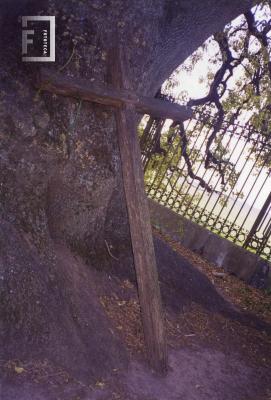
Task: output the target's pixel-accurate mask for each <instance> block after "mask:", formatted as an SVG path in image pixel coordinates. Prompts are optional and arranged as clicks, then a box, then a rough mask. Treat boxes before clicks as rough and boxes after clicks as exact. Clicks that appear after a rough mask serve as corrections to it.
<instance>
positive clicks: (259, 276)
mask: <svg viewBox="0 0 271 400" xmlns="http://www.w3.org/2000/svg"><path fill="white" fill-rule="evenodd" d="M149 205H150V215H151V221H152V224H153V226H154V227H156V228H158V229H160V230H161V232H164V233H166V234H168V235H170V236H171V237H172V238H173V239H174V240H176V241H178V242H180V243H181V244H182V245H183V246H185V247H187V248H189V249H190V250H192V251H194V252H195V253H198V254H200V255H201V256H203V257H204V258H205V259H206V260H208V261H210V262H211V263H213V264H215V265H216V266H218V267H221V268H223V269H224V270H225V271H227V272H229V273H232V274H234V275H236V276H238V277H239V278H240V279H242V280H244V281H246V282H248V283H249V284H251V285H253V286H256V287H259V288H267V287H271V275H270V274H271V266H270V264H269V263H268V262H267V261H265V260H263V259H262V258H260V257H259V256H257V255H256V254H253V253H251V252H249V251H247V250H245V249H243V248H242V247H240V246H237V245H236V244H234V243H232V242H230V241H229V240H227V239H224V238H222V237H220V236H218V235H216V234H215V233H213V232H211V231H209V230H208V229H206V228H203V227H202V226H200V225H198V224H196V223H194V222H192V221H190V220H188V219H186V218H184V217H183V216H181V215H179V214H177V213H175V212H173V211H171V210H170V209H168V208H166V207H164V206H161V205H160V204H158V203H157V202H155V201H153V200H151V199H149Z"/></svg>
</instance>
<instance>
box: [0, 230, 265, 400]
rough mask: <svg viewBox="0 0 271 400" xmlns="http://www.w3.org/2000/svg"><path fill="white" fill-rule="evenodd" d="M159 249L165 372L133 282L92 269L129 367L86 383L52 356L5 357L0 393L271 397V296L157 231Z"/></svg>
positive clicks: (44, 399) (11, 398) (152, 398)
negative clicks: (153, 355)
mask: <svg viewBox="0 0 271 400" xmlns="http://www.w3.org/2000/svg"><path fill="white" fill-rule="evenodd" d="M155 248H156V256H157V263H158V269H159V279H160V285H161V291H162V298H163V304H164V307H165V314H166V315H165V316H166V328H167V338H168V346H169V371H168V374H167V376H166V377H160V376H157V375H156V374H155V373H154V372H152V371H150V370H149V368H148V366H147V363H146V360H145V356H144V345H143V334H142V328H141V322H140V308H139V304H138V298H137V292H136V285H135V282H132V281H131V280H129V279H127V277H125V276H118V277H117V276H112V275H109V274H108V273H107V274H105V273H102V272H95V274H96V275H95V280H96V288H97V296H98V298H99V300H100V303H101V304H102V306H103V307H104V310H105V313H106V314H107V316H108V318H109V320H110V321H111V324H112V325H111V326H112V330H113V331H114V334H116V335H118V337H120V339H121V341H122V342H124V343H125V345H126V348H127V351H128V353H129V357H130V363H129V366H128V368H126V367H124V368H119V367H118V368H113V369H112V374H111V376H110V377H107V378H105V377H103V376H101V377H100V379H98V380H96V381H93V380H92V379H89V381H88V380H87V379H84V380H80V379H78V378H75V377H74V376H73V375H71V374H70V373H68V372H67V371H66V370H63V369H62V368H61V366H59V365H55V364H53V363H51V362H50V360H40V361H39V362H37V360H35V361H33V362H31V361H27V362H26V361H24V360H14V359H13V360H1V372H2V373H1V376H2V378H1V386H0V399H1V400H30V399H31V400H32V399H33V400H87V399H93V400H96V399H97V400H98V399H99V400H111V399H112V400H117V399H119V400H177V399H182V400H205V399H206V400H207V399H208V400H232V399H234V400H268V399H271V375H270V372H271V324H270V322H271V306H270V295H269V296H268V295H266V294H264V293H263V292H260V291H258V290H256V289H253V288H249V287H247V285H245V284H244V283H242V282H240V281H239V280H237V279H235V278H234V277H232V276H228V275H224V274H220V272H221V270H217V269H215V267H214V266H212V265H210V264H208V263H207V262H206V261H204V260H202V259H201V258H199V257H198V256H196V255H194V254H193V253H191V252H189V251H188V250H186V249H184V248H182V247H181V246H180V245H178V244H176V243H174V242H172V241H170V240H169V238H165V237H162V236H161V235H160V234H159V233H157V232H156V234H155ZM217 272H219V274H217ZM110 329H111V328H110ZM89 340H91V338H90V339H89ZM104 345H105V346H106V343H105V344H104Z"/></svg>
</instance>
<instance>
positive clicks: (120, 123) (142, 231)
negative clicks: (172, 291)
mask: <svg viewBox="0 0 271 400" xmlns="http://www.w3.org/2000/svg"><path fill="white" fill-rule="evenodd" d="M112 57H113V58H111V77H112V83H113V85H112V86H110V85H108V86H103V85H98V84H91V83H90V82H89V81H87V80H80V79H77V78H70V77H63V76H62V75H60V74H53V73H51V72H48V71H44V70H42V71H41V74H40V82H39V87H40V88H41V89H42V90H47V91H50V92H52V93H56V94H59V95H63V96H69V97H75V98H79V99H82V100H86V101H91V102H95V103H99V104H102V105H104V106H110V107H115V108H116V120H117V130H118V141H119V148H120V155H121V163H122V174H123V182H124V190H125V197H126V204H127V210H128V217H129V224H130V233H131V241H132V249H133V255H134V264H135V269H136V276H137V284H138V294H139V301H140V307H141V316H142V324H143V331H144V339H145V347H146V352H147V356H148V360H149V363H150V366H151V367H152V368H153V369H154V370H156V371H157V372H160V373H165V372H166V370H167V346H166V338H165V328H164V316H163V310H162V303H161V295H160V289H159V282H158V273H157V267H156V260H155V253H154V246H153V239H152V229H151V223H150V216H149V209H148V201H147V197H146V194H145V189H144V176H143V171H142V165H141V153H140V147H139V142H138V137H137V126H136V112H138V113H141V114H149V115H151V116H152V117H157V118H169V119H173V120H177V121H184V120H186V119H188V118H190V117H191V115H192V114H191V111H190V110H189V109H187V108H186V107H182V106H180V105H178V104H172V103H169V102H164V101H162V100H159V99H155V98H149V97H144V96H140V95H138V94H136V93H134V92H133V91H132V90H131V89H130V88H129V81H128V79H127V73H126V71H125V63H124V61H123V60H124V58H123V54H121V52H120V50H118V51H115V53H114V54H113V56H112Z"/></svg>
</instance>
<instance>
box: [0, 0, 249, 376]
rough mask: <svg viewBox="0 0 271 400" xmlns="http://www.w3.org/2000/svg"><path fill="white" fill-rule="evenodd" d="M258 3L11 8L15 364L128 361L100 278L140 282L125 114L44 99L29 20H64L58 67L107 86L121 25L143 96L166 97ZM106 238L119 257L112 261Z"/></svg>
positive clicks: (4, 72)
mask: <svg viewBox="0 0 271 400" xmlns="http://www.w3.org/2000/svg"><path fill="white" fill-rule="evenodd" d="M127 4H128V5H129V7H128V8H127ZM251 5H252V1H250V0H244V1H242V2H240V1H239V0H232V1H230V2H229V1H227V0H221V1H219V2H218V1H217V0H208V1H204V2H203V1H200V0H185V1H183V0H151V1H147V2H146V1H145V0H130V1H129V2H127V1H126V0H91V1H88V2H83V1H82V2H79V3H78V2H73V1H67V0H57V1H56V0H48V1H47V0H42V1H36V2H32V1H28V0H21V1H18V0H14V1H12V2H10V1H2V2H1V5H0V24H1V32H0V40H1V43H0V49H1V50H0V51H1V58H0V93H1V96H0V115H1V130H0V138H1V142H0V146H1V153H0V217H1V226H0V231H1V234H0V278H1V279H0V295H1V304H0V318H1V326H0V335H1V336H0V338H1V343H0V346H1V349H4V354H3V358H6V359H8V358H17V359H18V358H26V359H27V358H32V359H35V358H47V359H49V360H52V361H54V362H57V363H58V364H60V365H62V366H64V367H65V368H68V369H73V370H74V372H76V373H77V374H78V375H84V376H85V377H88V378H89V377H90V376H92V377H94V378H95V377H96V378H98V377H99V376H101V374H102V375H103V376H105V375H106V373H109V372H110V371H111V370H112V369H113V368H116V367H118V366H120V365H124V364H125V363H126V362H127V356H126V355H125V350H124V348H122V347H121V344H120V343H119V340H118V339H117V338H116V337H115V336H114V335H112V334H111V333H110V330H109V329H108V322H107V320H106V317H105V316H104V314H103V311H102V309H101V307H100V306H99V304H98V301H97V299H96V300H95V296H96V295H97V294H95V293H96V291H95V285H94V283H93V279H94V278H93V274H92V271H93V268H96V269H102V270H110V271H115V273H117V274H122V275H123V274H126V275H128V274H129V275H132V274H133V262H132V251H131V245H130V237H129V230H128V224H127V211H126V209H125V202H124V195H123V186H122V177H121V171H120V155H119V150H118V145H117V135H116V121H115V116H114V112H113V110H107V111H105V110H104V109H103V108H101V107H99V106H95V105H91V104H89V103H85V102H81V101H79V100H76V99H70V98H63V97H62V96H57V95H55V96H53V97H52V95H51V94H48V93H42V92H41V93H40V92H39V91H37V89H36V88H35V86H34V76H35V75H36V73H37V72H38V70H39V68H40V65H39V64H35V63H34V64H31V65H30V64H27V63H22V62H21V59H20V57H21V39H20V37H21V32H20V30H21V26H20V23H19V22H18V21H19V20H18V18H19V17H20V16H22V15H38V14H40V13H42V14H43V15H55V16H56V23H57V30H56V63H55V64H52V65H50V68H51V69H52V71H53V72H57V71H58V70H59V69H60V68H61V67H62V66H65V68H64V70H63V73H64V71H65V74H68V75H70V76H71V77H80V78H83V79H88V80H89V81H90V82H94V83H95V82H96V83H98V84H99V83H106V82H107V81H108V80H109V78H108V65H109V64H110V57H109V49H110V47H111V44H112V43H111V38H112V35H113V34H114V32H115V31H116V29H117V30H118V35H119V40H120V42H121V43H122V46H123V47H124V49H125V50H126V53H127V58H128V60H129V64H130V71H131V75H130V76H129V81H130V82H131V85H132V88H133V89H134V90H136V91H137V92H141V93H142V95H148V96H152V95H153V96H154V94H155V93H156V91H157V89H158V88H159V87H160V86H161V83H162V82H163V81H164V80H165V79H166V78H167V77H168V76H169V75H170V73H171V72H172V71H173V69H174V68H175V67H177V66H178V65H179V64H180V63H181V62H182V61H184V59H185V58H186V57H187V56H189V54H191V53H192V52H193V50H195V49H196V48H197V47H198V46H199V45H200V44H201V43H202V42H203V41H204V40H205V39H206V38H207V37H208V36H209V35H211V34H212V33H213V32H215V31H218V30H221V28H222V27H223V25H225V24H226V23H227V22H228V21H230V20H232V19H233V18H234V17H236V16H237V15H238V14H240V13H243V12H244V11H246V10H247V9H249V7H250V6H251ZM71 55H72V56H71ZM67 60H69V62H68V63H67ZM105 240H106V241H107V243H109V244H110V245H111V246H112V247H113V250H114V255H115V256H116V258H118V259H119V261H116V260H115V259H112V257H110V256H109V255H108V253H107V251H106V247H105ZM74 255H77V256H78V255H79V256H80V257H81V260H80V261H79V260H78V258H76V257H75V256H74ZM120 349H121V351H120Z"/></svg>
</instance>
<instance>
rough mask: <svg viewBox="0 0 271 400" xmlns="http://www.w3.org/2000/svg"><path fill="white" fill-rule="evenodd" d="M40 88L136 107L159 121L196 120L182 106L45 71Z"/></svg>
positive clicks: (63, 94)
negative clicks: (166, 119)
mask: <svg viewBox="0 0 271 400" xmlns="http://www.w3.org/2000/svg"><path fill="white" fill-rule="evenodd" d="M38 86H39V88H40V89H42V90H47V91H49V92H52V93H56V94H60V95H62V96H68V97H75V98H80V99H82V100H86V101H91V102H95V103H98V104H103V105H105V106H110V107H118V108H121V107H123V106H124V105H125V104H126V105H129V104H130V105H132V106H134V107H135V109H136V111H137V112H138V113H140V114H149V115H151V116H153V117H155V118H169V119H173V120H174V121H185V120H187V119H189V118H191V117H192V111H191V109H189V108H187V107H185V106H181V105H179V104H172V103H170V102H167V101H163V100H159V99H155V98H151V97H146V96H140V95H137V94H135V93H134V92H132V91H130V90H127V89H115V88H113V87H112V86H109V85H108V86H105V85H98V84H93V83H91V82H89V80H86V79H79V78H73V77H64V76H63V75H62V74H56V73H52V72H50V71H48V70H45V69H42V70H41V72H40V78H39V83H38Z"/></svg>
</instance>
